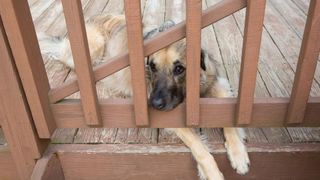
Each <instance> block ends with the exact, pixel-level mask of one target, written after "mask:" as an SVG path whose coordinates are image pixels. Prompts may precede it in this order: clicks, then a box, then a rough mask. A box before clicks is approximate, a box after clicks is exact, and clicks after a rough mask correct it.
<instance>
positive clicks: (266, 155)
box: [52, 143, 320, 180]
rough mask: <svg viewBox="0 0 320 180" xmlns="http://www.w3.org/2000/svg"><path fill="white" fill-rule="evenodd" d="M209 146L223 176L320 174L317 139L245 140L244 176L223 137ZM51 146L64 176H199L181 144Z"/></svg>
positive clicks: (307, 176)
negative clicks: (290, 141) (296, 141)
mask: <svg viewBox="0 0 320 180" xmlns="http://www.w3.org/2000/svg"><path fill="white" fill-rule="evenodd" d="M209 147H210V149H211V150H210V151H211V152H212V153H213V154H214V156H215V160H216V161H217V164H218V165H219V168H220V170H221V171H222V173H223V174H224V176H225V178H226V179H237V180H238V179H262V180H264V179H279V178H281V179H311V180H313V179H314V180H316V179H319V177H320V172H319V167H318V164H319V163H320V156H319V155H320V153H319V150H320V149H319V148H320V147H319V145H317V144H315V145H310V144H287V145H276V144H273V145H261V144H248V151H249V156H250V159H251V165H250V172H249V173H248V174H247V175H245V176H242V175H239V174H237V173H236V172H235V171H234V170H233V169H232V168H231V166H230V162H229V160H228V159H227V155H226V153H225V149H224V146H223V143H222V144H213V145H209ZM52 150H53V151H54V152H57V154H58V156H59V159H60V162H61V165H62V167H63V170H64V173H65V178H66V179H77V178H79V177H81V178H82V179H92V178H93V177H94V178H95V179H105V178H106V177H108V179H159V180H162V179H190V180H191V179H192V180H194V179H198V177H197V168H196V162H195V161H194V159H193V158H192V156H191V153H190V151H189V150H188V149H187V148H186V147H185V146H183V145H176V146H170V145H168V146H165V147H164V146H156V145H143V146H141V145H72V146H63V145H58V146H55V147H53V149H52ZM97 164H99V166H97ZM123 172H126V173H123Z"/></svg>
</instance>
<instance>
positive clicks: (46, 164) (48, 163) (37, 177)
mask: <svg viewBox="0 0 320 180" xmlns="http://www.w3.org/2000/svg"><path fill="white" fill-rule="evenodd" d="M31 179H32V180H64V179H65V178H64V174H63V170H62V168H61V164H60V161H59V159H58V157H57V155H56V154H49V155H45V156H44V157H42V158H41V159H39V160H38V161H37V164H36V166H35V167H34V170H33V173H32V176H31Z"/></svg>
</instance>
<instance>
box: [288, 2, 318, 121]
mask: <svg viewBox="0 0 320 180" xmlns="http://www.w3.org/2000/svg"><path fill="white" fill-rule="evenodd" d="M319 52H320V2H319V1H316V0H311V2H310V9H309V15H308V19H307V24H306V28H305V33H304V38H303V41H302V46H301V50H300V56H299V60H298V65H297V71H296V75H295V80H294V84H293V89H292V93H291V99H290V104H289V107H288V113H287V117H286V120H287V122H288V123H302V122H303V119H304V116H305V111H306V106H307V102H308V99H309V95H310V90H311V85H312V82H313V77H314V74H315V70H316V65H317V59H318V56H319Z"/></svg>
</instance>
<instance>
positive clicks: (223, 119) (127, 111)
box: [52, 98, 320, 128]
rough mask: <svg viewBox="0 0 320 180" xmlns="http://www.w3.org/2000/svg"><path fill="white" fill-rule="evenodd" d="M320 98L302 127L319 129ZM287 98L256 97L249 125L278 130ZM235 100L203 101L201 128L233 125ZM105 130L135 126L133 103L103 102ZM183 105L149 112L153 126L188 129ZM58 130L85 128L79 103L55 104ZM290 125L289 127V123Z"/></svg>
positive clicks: (310, 107) (309, 109)
mask: <svg viewBox="0 0 320 180" xmlns="http://www.w3.org/2000/svg"><path fill="white" fill-rule="evenodd" d="M319 101H320V99H319V98H311V99H310V101H309V103H308V106H307V110H306V116H305V120H304V123H303V124H300V125H303V126H319V123H320V122H319V111H320V105H319V104H320V103H319ZM288 103H289V99H288V98H271V99H270V98H256V100H255V103H254V106H253V109H254V110H253V118H252V123H251V124H250V126H264V127H270V126H271V127H277V126H284V125H287V124H285V123H284V119H285V114H286V111H287V106H288ZM235 105H236V100H235V99H234V98H223V99H222V98H210V99H200V110H201V111H200V112H201V116H200V118H201V122H200V125H199V126H200V127H230V126H235V124H234V113H235ZM100 108H101V112H102V121H103V122H102V126H103V127H109V128H110V127H136V125H135V123H134V119H133V113H134V112H133V104H132V100H130V99H105V100H101V101H100ZM184 108H185V107H184V104H181V105H179V106H178V107H176V108H175V109H174V110H172V111H169V112H162V111H157V110H154V109H150V112H149V113H150V127H157V128H162V127H185V112H184V111H185V109H184ZM52 110H53V114H54V117H55V121H56V123H57V127H60V128H75V127H86V125H85V123H84V122H83V118H84V116H83V112H82V110H81V104H80V102H79V100H76V99H74V100H65V101H63V102H61V103H58V104H53V105H52ZM289 125H290V124H289Z"/></svg>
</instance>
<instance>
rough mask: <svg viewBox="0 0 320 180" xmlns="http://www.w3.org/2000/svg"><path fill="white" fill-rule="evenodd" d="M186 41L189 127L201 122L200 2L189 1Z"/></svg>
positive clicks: (187, 117) (197, 0)
mask: <svg viewBox="0 0 320 180" xmlns="http://www.w3.org/2000/svg"><path fill="white" fill-rule="evenodd" d="M186 2H187V3H186V6H187V12H186V13H187V19H186V22H187V24H186V28H187V29H186V41H187V52H186V57H187V67H186V69H187V70H186V71H187V72H186V89H187V92H186V113H187V114H186V120H187V122H186V123H187V126H197V125H198V124H199V121H200V105H199V101H200V86H199V84H200V51H201V21H202V19H201V17H202V5H201V2H202V1H200V0H196V1H194V0H187V1H186Z"/></svg>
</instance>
